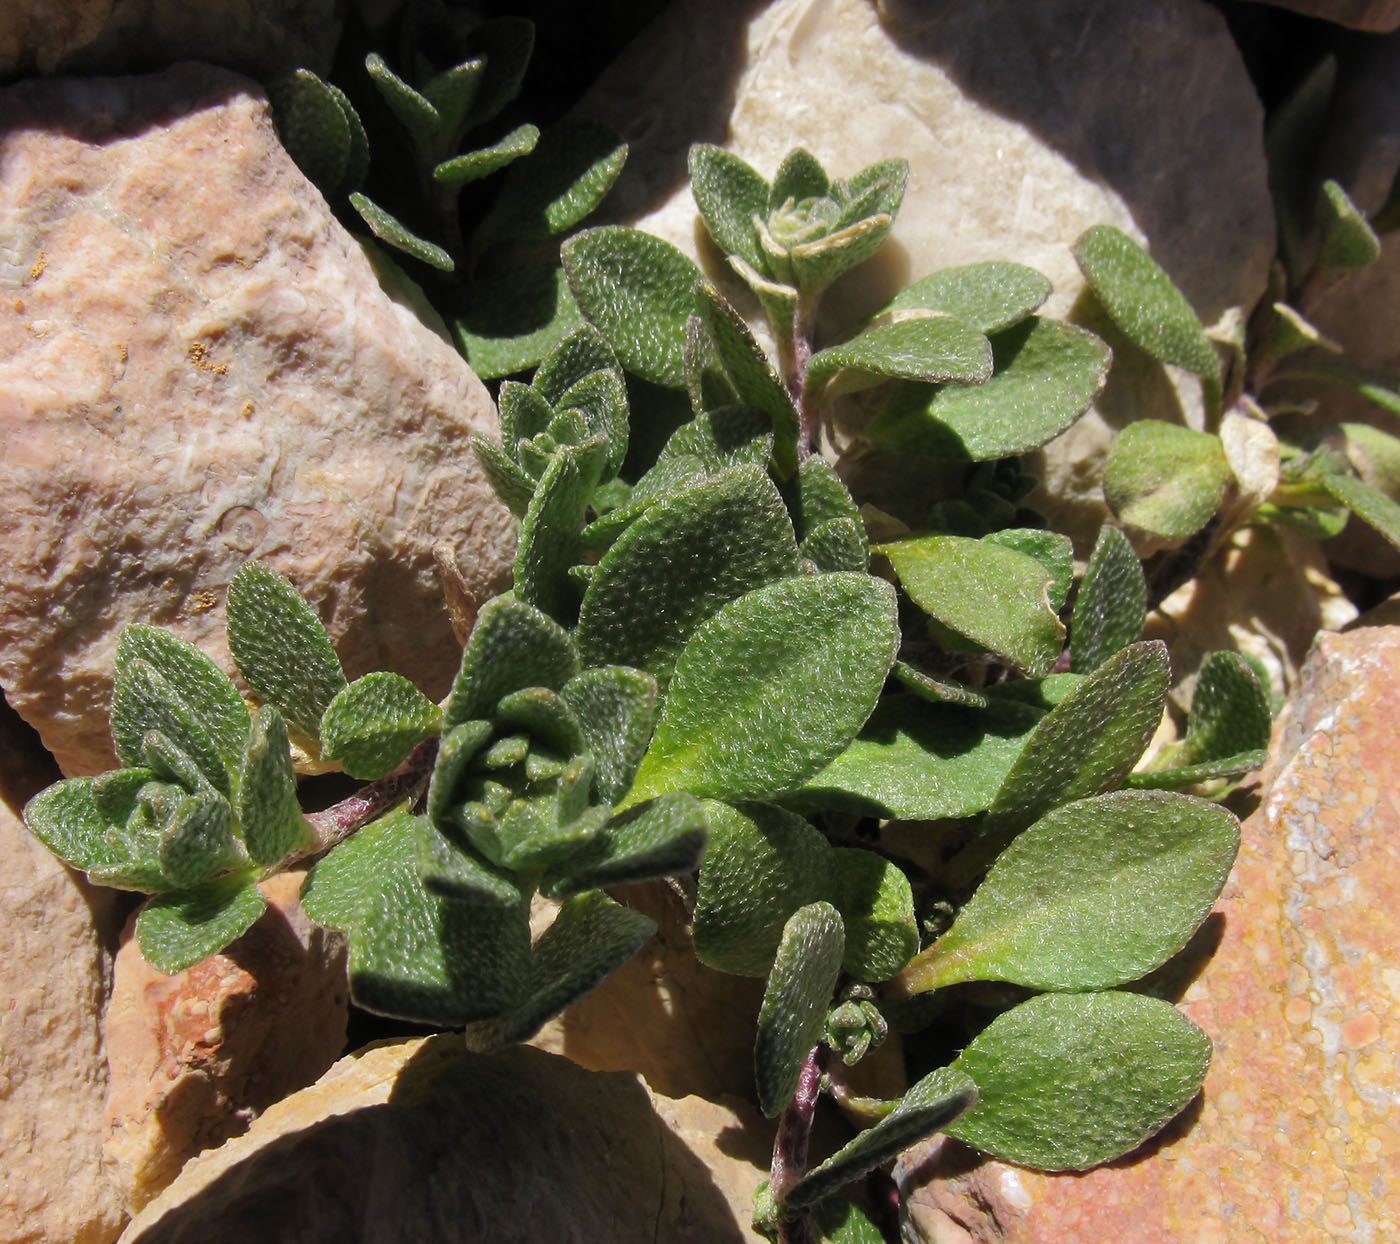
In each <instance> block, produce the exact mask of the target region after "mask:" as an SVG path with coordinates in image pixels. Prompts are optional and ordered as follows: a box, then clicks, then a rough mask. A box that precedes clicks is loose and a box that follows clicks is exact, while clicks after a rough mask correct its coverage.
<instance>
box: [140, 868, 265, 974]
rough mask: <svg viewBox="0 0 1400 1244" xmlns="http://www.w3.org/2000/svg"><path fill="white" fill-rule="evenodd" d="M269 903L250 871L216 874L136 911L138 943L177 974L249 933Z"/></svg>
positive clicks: (159, 965) (155, 962) (150, 958)
mask: <svg viewBox="0 0 1400 1244" xmlns="http://www.w3.org/2000/svg"><path fill="white" fill-rule="evenodd" d="M266 907H267V900H266V899H265V898H263V896H262V894H261V893H260V892H259V890H258V887H257V886H255V885H254V884H253V883H252V882H251V881H249V879H248V878H247V877H245V876H228V877H216V878H214V879H213V880H212V881H206V882H205V883H204V884H203V885H199V886H195V887H194V888H193V889H188V890H175V891H172V892H170V893H168V894H159V895H157V896H156V897H155V898H153V899H151V900H150V901H149V902H148V903H147V904H146V905H145V906H144V907H143V908H142V909H141V912H140V914H139V915H138V916H137V917H136V944H137V946H138V947H140V950H141V957H142V958H143V959H145V960H146V962H147V963H149V964H150V965H151V966H152V967H153V968H155V970H156V971H157V972H164V973H165V974H166V975H167V976H173V975H174V974H175V973H176V972H183V971H184V970H185V969H186V968H189V967H193V966H194V965H195V964H196V963H199V962H201V961H203V960H205V959H207V958H208V957H209V956H210V955H213V954H217V953H218V952H219V951H221V950H222V949H223V948H224V947H225V946H227V945H228V944H229V943H230V942H231V941H233V940H234V939H235V938H237V937H240V936H241V935H242V934H244V933H246V932H247V931H248V929H250V928H251V927H252V926H253V922H254V921H255V920H257V918H258V917H259V916H260V915H262V913H263V911H264V910H265V909H266Z"/></svg>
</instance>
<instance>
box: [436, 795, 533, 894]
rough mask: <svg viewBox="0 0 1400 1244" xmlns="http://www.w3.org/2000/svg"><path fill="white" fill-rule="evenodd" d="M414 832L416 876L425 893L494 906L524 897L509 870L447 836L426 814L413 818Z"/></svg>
mask: <svg viewBox="0 0 1400 1244" xmlns="http://www.w3.org/2000/svg"><path fill="white" fill-rule="evenodd" d="M414 833H415V835H416V837H415V840H414V843H415V846H416V848H417V859H418V876H419V879H420V880H421V881H422V882H423V888H424V889H425V890H427V891H428V893H430V894H434V895H437V896H438V897H440V898H454V899H461V900H462V901H463V902H466V903H482V904H486V905H488V906H494V907H519V905H520V904H521V903H522V902H523V901H524V898H525V896H524V895H523V894H521V892H520V889H519V887H518V886H517V885H516V883H515V880H514V879H513V878H512V876H511V874H510V873H509V872H507V871H506V870H505V869H502V868H497V867H495V866H494V865H493V864H491V863H489V862H488V861H486V860H485V859H483V858H482V857H481V856H480V855H478V854H477V853H476V851H474V850H473V849H472V848H471V847H470V846H465V845H463V844H459V843H457V842H455V841H452V840H450V839H449V838H447V836H446V835H444V834H442V833H440V832H439V831H438V830H437V828H436V827H435V826H434V825H433V824H432V822H431V821H429V819H428V818H427V817H418V818H417V819H416V820H415V822H414Z"/></svg>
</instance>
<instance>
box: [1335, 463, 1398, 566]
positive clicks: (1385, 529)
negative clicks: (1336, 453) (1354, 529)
mask: <svg viewBox="0 0 1400 1244" xmlns="http://www.w3.org/2000/svg"><path fill="white" fill-rule="evenodd" d="M1318 483H1319V484H1320V485H1321V486H1322V488H1323V489H1324V490H1325V491H1326V492H1328V493H1329V494H1331V495H1332V496H1333V497H1335V498H1336V499H1337V500H1338V501H1340V502H1341V503H1342V504H1343V505H1344V506H1346V507H1347V509H1349V510H1350V511H1351V512H1352V513H1353V514H1355V515H1356V516H1357V518H1359V519H1361V521H1362V522H1363V523H1366V524H1368V525H1369V526H1371V527H1374V528H1375V529H1376V530H1377V531H1379V532H1380V533H1381V535H1383V536H1384V537H1385V538H1386V539H1387V540H1389V541H1390V543H1391V544H1393V545H1394V546H1395V547H1396V548H1398V549H1400V505H1397V504H1396V503H1395V502H1394V501H1392V500H1391V499H1390V498H1389V497H1387V496H1386V495H1385V493H1383V492H1381V490H1380V489H1379V488H1372V487H1371V486H1370V485H1369V484H1363V483H1362V482H1361V481H1360V480H1359V479H1356V478H1355V477H1354V476H1351V475H1343V474H1341V473H1337V474H1334V475H1324V476H1323V477H1322V478H1321V479H1320V480H1319V481H1318Z"/></svg>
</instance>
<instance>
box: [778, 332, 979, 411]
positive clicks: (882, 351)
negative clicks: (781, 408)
mask: <svg viewBox="0 0 1400 1244" xmlns="http://www.w3.org/2000/svg"><path fill="white" fill-rule="evenodd" d="M841 371H851V372H855V373H858V375H859V376H860V377H865V378H870V379H871V380H872V381H873V380H878V379H884V378H892V379H896V380H923V381H927V382H929V383H933V384H941V383H943V382H944V381H949V380H956V381H957V382H959V383H960V384H982V383H983V382H984V381H986V380H987V378H988V377H990V376H991V374H992V347H991V345H990V343H989V342H988V341H987V339H986V337H984V336H983V335H982V334H981V333H979V332H977V331H976V330H975V329H972V328H969V327H968V326H967V325H966V324H964V323H962V322H961V321H960V320H955V319H953V318H952V317H951V316H947V315H937V314H930V315H927V316H919V317H917V318H915V319H908V320H898V321H896V322H894V323H892V324H877V325H876V326H875V327H874V328H867V329H866V330H865V331H864V332H863V333H861V334H860V335H859V336H856V337H853V338H851V340H850V341H847V342H846V343H845V344H843V345H837V346H828V347H827V348H826V349H825V350H818V351H817V353H816V354H814V355H812V357H811V358H810V359H809V360H808V361H807V380H806V387H807V388H808V389H809V390H811V391H812V392H820V391H821V389H822V388H823V387H824V386H825V385H826V384H827V383H828V382H829V381H831V380H832V378H833V377H835V376H836V374H837V373H838V372H841Z"/></svg>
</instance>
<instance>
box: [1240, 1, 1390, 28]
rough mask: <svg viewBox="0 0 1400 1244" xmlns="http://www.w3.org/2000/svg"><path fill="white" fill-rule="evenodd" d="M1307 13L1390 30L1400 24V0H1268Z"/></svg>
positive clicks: (1355, 25)
mask: <svg viewBox="0 0 1400 1244" xmlns="http://www.w3.org/2000/svg"><path fill="white" fill-rule="evenodd" d="M1265 2H1266V3H1268V4H1273V5H1277V6H1278V7H1279V8H1281V9H1292V10H1293V12H1295V13H1302V14H1303V15H1304V16H1305V17H1321V18H1324V19H1325V20H1326V21H1329V22H1336V23H1337V24H1338V25H1339V26H1350V27H1351V28H1352V29H1353V30H1370V31H1372V32H1374V33H1377V34H1387V33H1388V32H1390V31H1392V30H1394V29H1396V28H1397V27H1400V0H1265Z"/></svg>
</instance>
